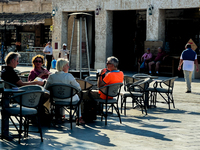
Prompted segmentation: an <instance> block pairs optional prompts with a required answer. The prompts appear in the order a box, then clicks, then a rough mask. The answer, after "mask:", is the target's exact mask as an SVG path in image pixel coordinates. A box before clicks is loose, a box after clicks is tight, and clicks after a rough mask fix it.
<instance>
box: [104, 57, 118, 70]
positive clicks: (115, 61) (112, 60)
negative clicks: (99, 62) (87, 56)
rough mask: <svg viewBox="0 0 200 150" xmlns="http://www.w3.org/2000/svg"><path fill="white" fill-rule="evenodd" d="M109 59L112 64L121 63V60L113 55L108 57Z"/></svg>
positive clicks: (116, 65)
mask: <svg viewBox="0 0 200 150" xmlns="http://www.w3.org/2000/svg"><path fill="white" fill-rule="evenodd" d="M107 61H109V62H110V63H111V64H113V65H114V66H115V67H118V64H119V60H118V59H117V58H116V57H114V56H111V57H108V58H107Z"/></svg>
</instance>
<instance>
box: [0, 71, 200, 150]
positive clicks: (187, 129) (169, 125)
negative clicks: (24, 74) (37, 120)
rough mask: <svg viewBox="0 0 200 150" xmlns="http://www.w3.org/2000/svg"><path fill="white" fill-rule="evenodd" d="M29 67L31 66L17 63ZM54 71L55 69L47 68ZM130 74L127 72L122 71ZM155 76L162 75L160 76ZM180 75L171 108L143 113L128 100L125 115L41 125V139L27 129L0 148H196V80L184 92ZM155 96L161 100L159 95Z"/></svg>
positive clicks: (199, 115) (199, 85)
mask: <svg viewBox="0 0 200 150" xmlns="http://www.w3.org/2000/svg"><path fill="white" fill-rule="evenodd" d="M17 69H19V70H31V67H17ZM51 71H52V72H54V71H55V70H51ZM126 74H128V75H133V74H131V73H126ZM159 79H165V77H160V78H159ZM185 91H186V85H185V82H184V79H183V78H178V79H177V80H176V81H175V88H174V99H175V106H176V108H175V109H173V108H172V109H171V110H168V106H167V104H163V103H157V108H152V109H148V115H147V116H146V115H143V114H142V113H141V111H140V110H139V109H132V108H131V103H128V106H129V108H128V109H127V115H126V116H124V114H122V115H121V118H122V124H120V123H119V119H118V118H117V117H108V125H107V126H105V122H104V121H103V122H101V120H100V118H99V117H98V118H97V120H96V121H94V122H93V123H88V124H85V125H80V126H75V123H74V124H73V129H72V130H71V129H70V124H69V123H64V124H62V125H60V126H58V127H50V128H48V127H43V137H44V142H43V143H42V142H41V140H40V137H39V134H35V133H34V134H33V133H29V137H28V139H24V140H21V144H18V139H14V141H6V140H3V141H2V140H0V149H2V150H6V149H8V150H10V149H22V150H23V149H24V150H25V149H26V150H28V149H31V150H34V149H35V150H39V149H41V150H51V149H56V150H58V149H134V150H139V149H142V150H158V149H160V150H169V149H171V150H199V149H200V133H199V131H200V108H199V107H200V103H199V101H200V80H199V79H195V80H193V83H192V93H187V94H186V93H185ZM158 100H161V101H162V98H161V97H158Z"/></svg>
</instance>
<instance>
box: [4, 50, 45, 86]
mask: <svg viewBox="0 0 200 150" xmlns="http://www.w3.org/2000/svg"><path fill="white" fill-rule="evenodd" d="M19 57H20V54H19V53H16V52H10V53H8V55H7V56H6V58H5V63H6V66H5V68H4V69H3V70H2V72H1V78H2V79H3V80H4V81H7V82H10V83H12V84H14V85H16V86H24V85H35V84H37V85H41V86H42V85H43V84H44V82H43V81H31V82H22V80H20V78H19V77H18V75H17V74H16V72H15V71H14V68H16V67H17V65H18V64H19V62H18V60H19Z"/></svg>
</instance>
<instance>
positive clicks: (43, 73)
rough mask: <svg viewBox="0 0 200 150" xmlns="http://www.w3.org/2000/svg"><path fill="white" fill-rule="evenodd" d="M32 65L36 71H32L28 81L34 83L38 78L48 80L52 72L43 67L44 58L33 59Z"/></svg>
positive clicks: (37, 56) (40, 56)
mask: <svg viewBox="0 0 200 150" xmlns="http://www.w3.org/2000/svg"><path fill="white" fill-rule="evenodd" d="M32 63H33V67H34V69H33V70H31V71H30V74H29V76H28V81H33V80H34V79H35V78H36V77H40V78H42V79H47V78H48V76H49V74H50V72H49V71H48V70H47V69H44V68H43V67H42V65H43V64H44V56H42V55H36V56H35V57H33V59H32Z"/></svg>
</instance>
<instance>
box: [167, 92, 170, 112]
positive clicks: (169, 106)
mask: <svg viewBox="0 0 200 150" xmlns="http://www.w3.org/2000/svg"><path fill="white" fill-rule="evenodd" d="M167 98H168V102H167V103H168V105H169V109H170V96H169V93H168V94H167Z"/></svg>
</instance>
